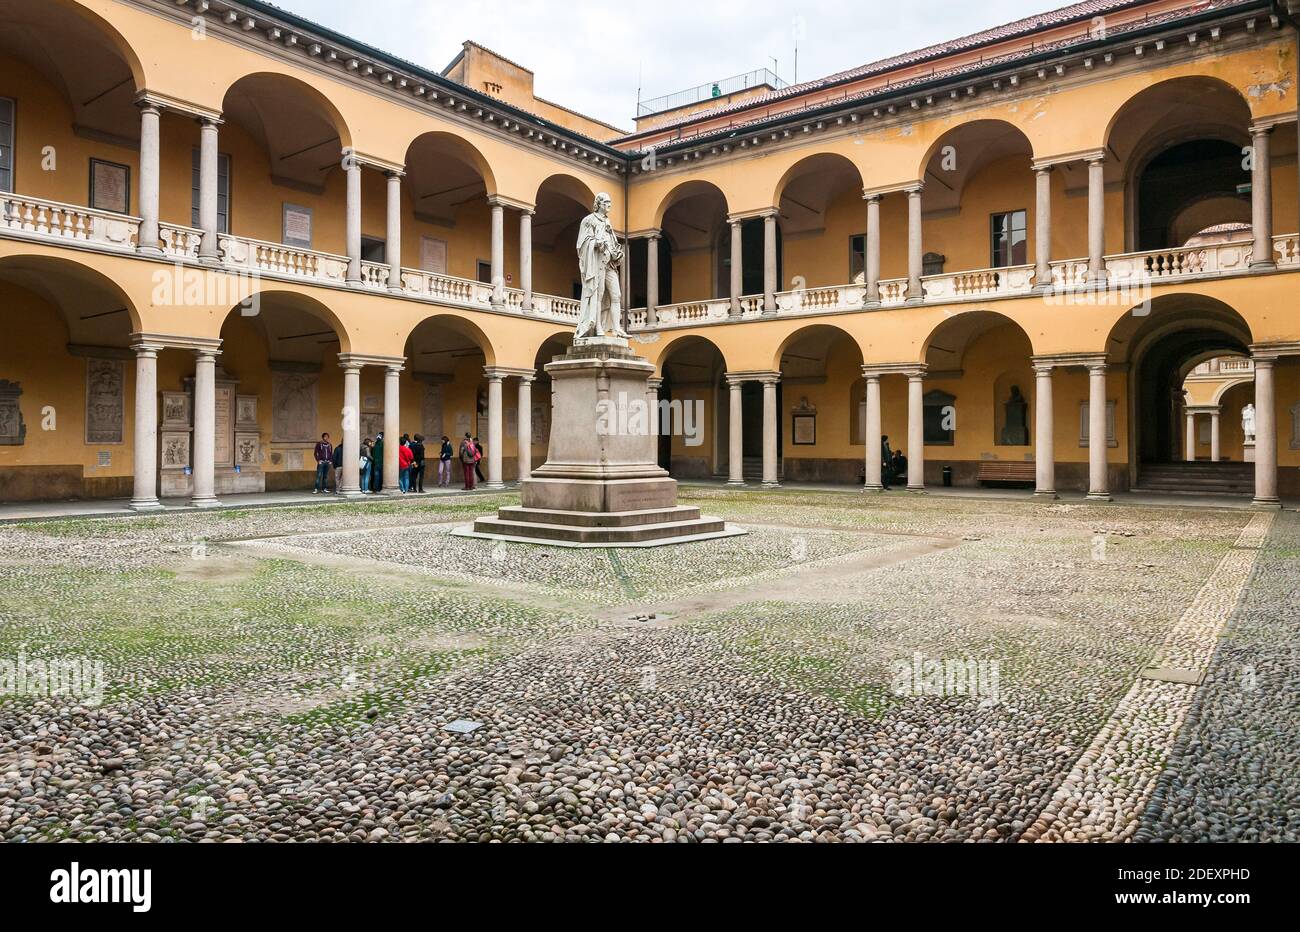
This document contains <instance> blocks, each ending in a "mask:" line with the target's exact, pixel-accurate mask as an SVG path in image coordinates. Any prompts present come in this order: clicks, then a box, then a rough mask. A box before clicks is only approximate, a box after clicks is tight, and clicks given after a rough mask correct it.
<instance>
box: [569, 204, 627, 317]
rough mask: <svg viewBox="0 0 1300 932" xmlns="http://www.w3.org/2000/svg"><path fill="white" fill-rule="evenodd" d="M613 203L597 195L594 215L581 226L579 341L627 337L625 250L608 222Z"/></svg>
mask: <svg viewBox="0 0 1300 932" xmlns="http://www.w3.org/2000/svg"><path fill="white" fill-rule="evenodd" d="M612 203H613V201H612V200H611V198H610V196H609V195H608V194H605V193H604V192H603V191H602V192H601V193H600V194H597V195H596V203H595V205H594V207H593V208H592V212H591V213H590V214H588V215H587V216H586V217H584V218H583V220H582V225H581V226H579V227H578V270H579V272H580V273H581V274H582V304H581V309H580V311H579V313H578V329H577V338H578V339H583V338H585V337H593V336H595V337H603V336H614V337H624V338H626V337H627V333H626V332H625V331H624V330H623V324H622V317H623V294H622V286H621V285H620V284H619V271H620V269H621V268H622V266H623V247H622V246H621V245H620V244H619V241H618V237H617V236H616V235H615V234H614V227H613V225H612V224H611V223H610V222H609V208H610V205H611V204H612Z"/></svg>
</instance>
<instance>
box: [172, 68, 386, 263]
mask: <svg viewBox="0 0 1300 932" xmlns="http://www.w3.org/2000/svg"><path fill="white" fill-rule="evenodd" d="M222 112H223V119H224V121H225V123H224V125H223V126H222V127H221V136H220V153H219V158H218V184H217V187H218V206H217V215H218V219H217V224H218V231H219V232H229V233H239V234H240V235H244V236H250V237H253V238H254V239H262V240H268V241H270V242H278V243H283V244H285V245H286V246H292V247H295V248H298V249H311V250H317V251H321V252H329V253H334V254H336V255H339V254H343V253H346V251H347V243H346V241H345V238H344V229H345V221H346V209H347V206H346V204H347V191H346V185H347V182H346V178H345V175H344V172H343V168H342V166H343V150H344V149H345V148H347V147H349V146H351V145H352V136H351V133H350V131H349V130H348V127H347V125H346V124H345V123H344V121H343V118H342V117H341V116H340V115H339V113H338V111H337V110H336V109H335V108H334V106H333V104H331V103H330V102H329V101H328V100H327V99H326V98H325V97H324V96H323V95H322V94H321V93H320V92H319V91H317V90H316V89H315V88H313V87H310V86H309V85H307V84H304V83H303V82H301V81H299V80H297V79H296V78H291V77H288V76H287V75H280V74H273V73H257V74H250V75H245V76H244V77H242V78H240V79H239V80H238V81H236V82H235V83H234V84H232V85H231V86H230V87H229V88H228V89H227V91H226V94H225V99H224V102H223V104H222ZM184 129H185V134H186V135H185V142H188V144H189V146H190V149H191V159H190V161H189V162H188V163H181V162H179V160H175V159H172V160H164V162H165V163H167V164H165V165H164V171H165V172H167V173H169V174H170V175H171V177H170V178H165V179H164V183H163V185H162V190H163V191H164V192H166V193H165V196H164V202H163V205H162V213H163V215H164V216H166V217H168V218H169V219H171V220H173V221H175V222H177V223H183V224H185V225H187V226H197V225H198V200H197V193H193V192H194V191H196V189H197V181H192V180H191V179H192V178H197V174H196V173H197V170H198V146H199V130H198V127H197V126H195V125H194V124H193V121H190V122H189V124H188V125H186V126H185V128H184ZM180 131H181V130H180V128H179V127H178V128H177V129H176V131H175V135H177V136H179V135H180ZM164 132H166V130H164ZM167 139H168V137H167V136H164V141H165V142H166V141H167ZM174 144H175V145H176V147H177V148H179V147H180V145H181V140H180V139H176V140H175V143H174ZM164 148H167V147H166V146H164ZM236 177H237V178H238V181H239V183H238V184H236V183H235V179H236ZM192 189H193V190H192ZM185 192H191V196H190V197H185V199H184V200H183V201H181V200H178V199H177V198H178V196H180V197H184V193H185ZM368 193H369V192H368ZM376 196H378V197H382V191H380V192H377V193H376ZM169 198H170V200H169ZM378 203H382V201H379V202H378ZM367 219H369V218H367V217H365V216H364V215H363V223H364V222H365V221H366V220H367ZM365 228H366V231H367V232H369V231H371V230H373V229H374V226H373V221H371V222H370V223H365Z"/></svg>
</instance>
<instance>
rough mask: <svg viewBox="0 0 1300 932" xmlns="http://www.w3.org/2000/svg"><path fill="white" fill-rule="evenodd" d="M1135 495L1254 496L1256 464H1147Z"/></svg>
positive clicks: (1141, 472)
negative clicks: (1145, 493)
mask: <svg viewBox="0 0 1300 932" xmlns="http://www.w3.org/2000/svg"><path fill="white" fill-rule="evenodd" d="M1135 491H1141V492H1170V493H1175V494H1182V495H1252V494H1254V491H1255V464H1254V463H1211V462H1209V461H1198V462H1195V463H1148V464H1144V465H1143V466H1142V468H1141V469H1140V470H1139V471H1138V482H1137V486H1136V488H1135Z"/></svg>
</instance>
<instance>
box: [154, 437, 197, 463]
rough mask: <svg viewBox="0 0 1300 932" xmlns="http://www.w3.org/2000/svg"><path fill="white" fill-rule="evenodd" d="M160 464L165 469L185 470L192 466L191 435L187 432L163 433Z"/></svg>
mask: <svg viewBox="0 0 1300 932" xmlns="http://www.w3.org/2000/svg"><path fill="white" fill-rule="evenodd" d="M159 463H160V464H161V466H162V468H163V469H184V468H185V467H186V466H188V465H190V433H189V431H187V430H165V431H163V432H162V455H161V456H160V457H159Z"/></svg>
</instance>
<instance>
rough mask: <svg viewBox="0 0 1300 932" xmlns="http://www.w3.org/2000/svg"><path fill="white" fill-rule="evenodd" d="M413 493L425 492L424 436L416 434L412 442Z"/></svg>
mask: <svg viewBox="0 0 1300 932" xmlns="http://www.w3.org/2000/svg"><path fill="white" fill-rule="evenodd" d="M411 456H412V457H413V461H412V463H411V491H412V492H423V491H424V434H416V435H415V439H414V440H412V441H411Z"/></svg>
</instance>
